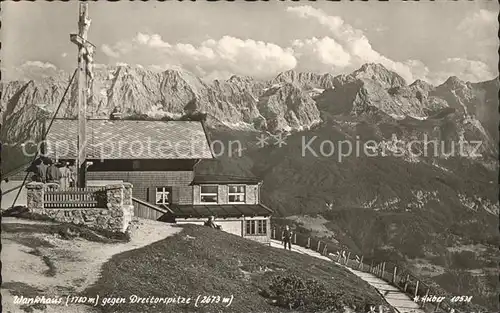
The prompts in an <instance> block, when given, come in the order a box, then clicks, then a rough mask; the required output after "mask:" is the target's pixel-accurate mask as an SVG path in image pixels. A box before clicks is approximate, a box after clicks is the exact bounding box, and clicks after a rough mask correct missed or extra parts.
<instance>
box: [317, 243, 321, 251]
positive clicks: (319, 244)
mask: <svg viewBox="0 0 500 313" xmlns="http://www.w3.org/2000/svg"><path fill="white" fill-rule="evenodd" d="M320 246H321V241H318V248H317V249H316V251H317V252H319V247H320Z"/></svg>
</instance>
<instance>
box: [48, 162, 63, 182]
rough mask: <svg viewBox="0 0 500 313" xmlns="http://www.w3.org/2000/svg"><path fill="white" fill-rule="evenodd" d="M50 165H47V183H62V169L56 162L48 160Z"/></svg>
mask: <svg viewBox="0 0 500 313" xmlns="http://www.w3.org/2000/svg"><path fill="white" fill-rule="evenodd" d="M48 161H49V162H48V163H49V166H48V167H47V175H46V177H47V183H53V184H58V185H59V184H60V183H61V177H62V175H61V171H60V170H59V168H58V167H57V166H56V164H55V162H53V161H52V160H50V159H49V160H48Z"/></svg>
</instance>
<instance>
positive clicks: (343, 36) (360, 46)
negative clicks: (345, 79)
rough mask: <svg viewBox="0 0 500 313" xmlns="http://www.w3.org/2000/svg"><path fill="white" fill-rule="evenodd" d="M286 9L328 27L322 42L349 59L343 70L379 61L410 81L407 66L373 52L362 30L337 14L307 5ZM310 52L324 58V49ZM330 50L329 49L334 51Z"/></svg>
mask: <svg viewBox="0 0 500 313" xmlns="http://www.w3.org/2000/svg"><path fill="white" fill-rule="evenodd" d="M287 12H289V13H292V14H295V15H297V16H298V17H300V18H303V19H312V20H316V21H317V22H319V23H320V24H321V25H323V26H325V27H327V28H328V29H329V30H330V36H331V38H330V40H328V41H325V42H323V44H325V43H326V42H329V43H330V44H331V43H333V42H335V43H336V48H335V51H342V56H341V58H342V59H344V60H347V59H348V60H349V63H348V64H347V63H345V64H344V68H345V70H352V69H355V68H359V67H360V66H361V65H362V64H364V63H381V64H382V65H384V66H385V67H386V68H388V69H389V70H393V71H395V72H397V73H398V74H399V75H401V76H402V77H403V78H404V79H405V80H406V81H409V82H411V81H413V80H414V77H413V74H412V73H411V70H410V68H409V67H408V66H407V65H405V64H404V63H401V62H396V61H393V60H391V59H389V58H387V57H385V56H383V55H381V54H380V53H379V52H377V51H375V50H374V49H373V48H372V46H371V44H370V41H369V40H368V38H366V36H365V35H364V33H363V31H361V30H359V29H355V28H353V27H352V26H351V25H349V24H347V23H345V22H344V20H343V19H342V18H341V17H339V16H331V15H327V14H326V13H325V12H323V11H322V10H320V9H316V8H313V7H311V6H297V7H288V8H287ZM314 51H315V52H316V56H317V57H318V58H320V59H324V60H327V58H325V50H324V49H316V50H314ZM331 51H332V52H333V51H334V50H331ZM334 57H335V55H332V56H331V57H330V59H331V58H334Z"/></svg>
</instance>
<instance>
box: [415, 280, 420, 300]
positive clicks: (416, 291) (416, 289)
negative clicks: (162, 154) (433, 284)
mask: <svg viewBox="0 0 500 313" xmlns="http://www.w3.org/2000/svg"><path fill="white" fill-rule="evenodd" d="M419 283H420V281H418V280H417V285H416V286H415V297H416V296H418V284H419Z"/></svg>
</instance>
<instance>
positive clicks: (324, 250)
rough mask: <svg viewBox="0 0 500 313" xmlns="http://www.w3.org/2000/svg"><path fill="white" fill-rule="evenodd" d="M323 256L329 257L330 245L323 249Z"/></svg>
mask: <svg viewBox="0 0 500 313" xmlns="http://www.w3.org/2000/svg"><path fill="white" fill-rule="evenodd" d="M323 255H328V245H325V248H324V249H323Z"/></svg>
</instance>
